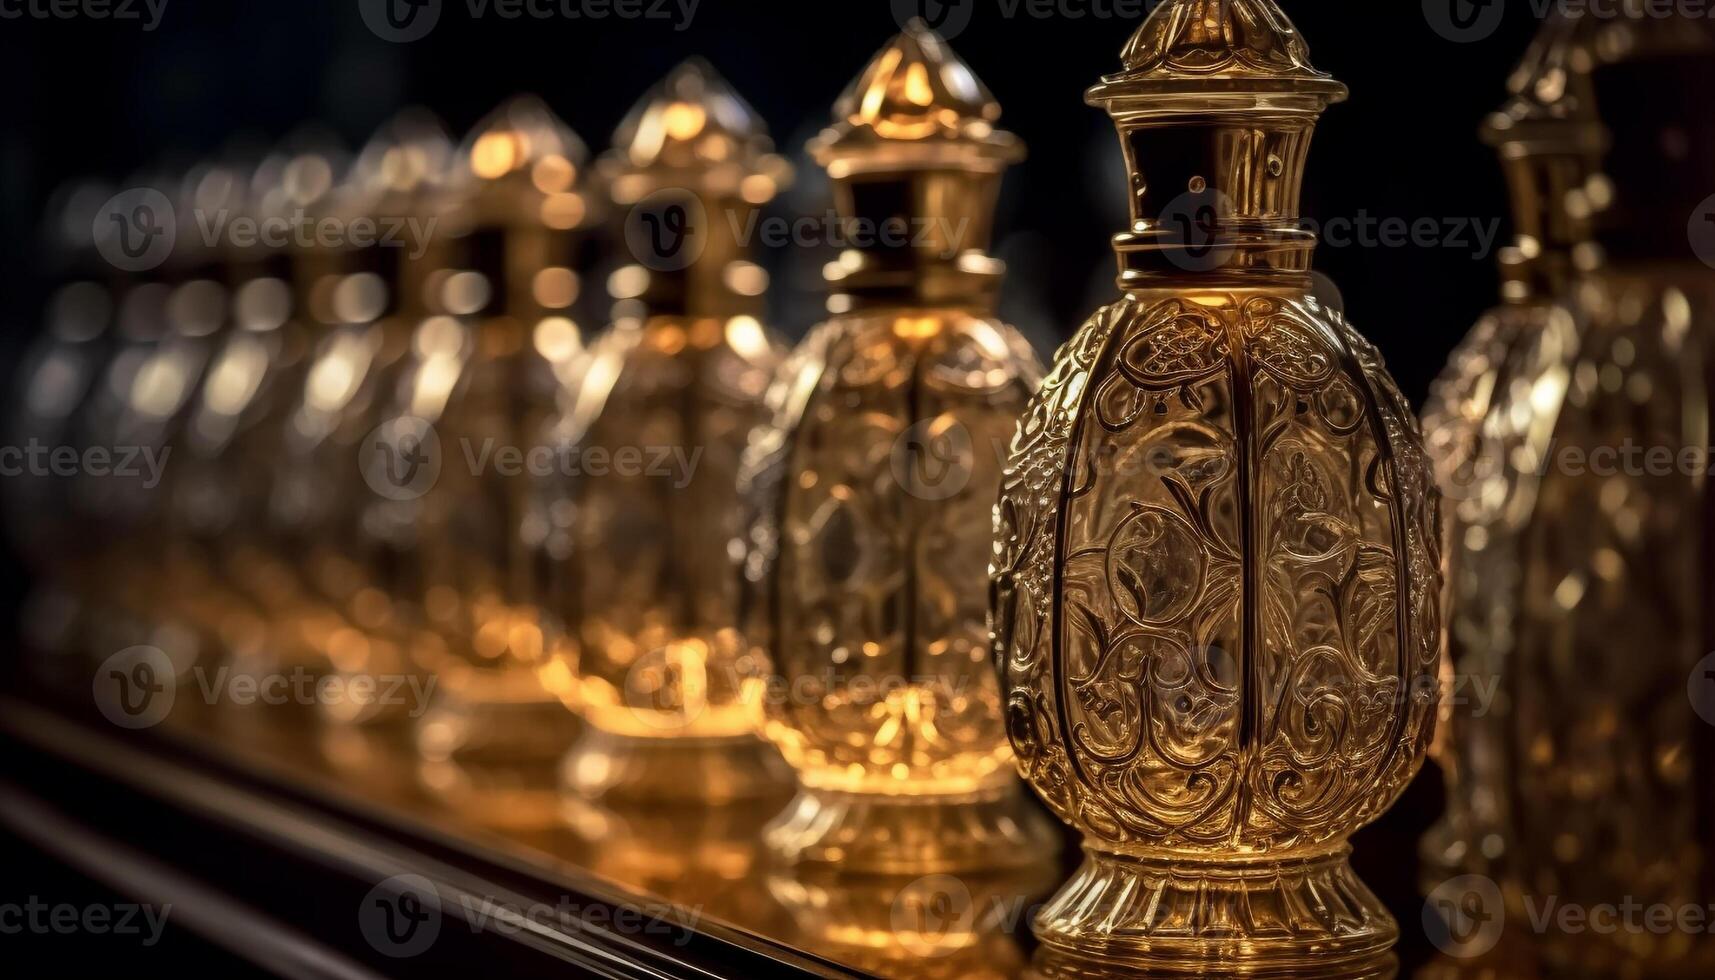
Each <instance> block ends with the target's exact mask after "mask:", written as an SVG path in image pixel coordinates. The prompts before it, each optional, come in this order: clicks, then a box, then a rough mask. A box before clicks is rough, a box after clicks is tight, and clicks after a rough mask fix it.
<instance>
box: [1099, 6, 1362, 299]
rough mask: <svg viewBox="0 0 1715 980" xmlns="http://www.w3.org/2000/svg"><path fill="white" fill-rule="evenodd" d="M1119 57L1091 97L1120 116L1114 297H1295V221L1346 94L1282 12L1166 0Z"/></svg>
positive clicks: (1300, 236)
mask: <svg viewBox="0 0 1715 980" xmlns="http://www.w3.org/2000/svg"><path fill="white" fill-rule="evenodd" d="M1123 58H1124V63H1125V70H1124V71H1121V72H1119V73H1118V74H1114V75H1109V76H1107V77H1105V78H1103V79H1102V81H1101V83H1100V84H1098V85H1096V86H1095V87H1094V88H1092V89H1090V90H1089V92H1088V93H1086V96H1085V98H1086V100H1087V101H1088V102H1089V103H1090V104H1091V105H1095V106H1099V107H1101V108H1104V109H1106V110H1107V112H1108V114H1109V115H1111V116H1112V117H1113V119H1114V122H1115V124H1116V126H1118V128H1119V130H1120V137H1121V141H1122V143H1123V145H1124V148H1125V154H1126V164H1127V167H1128V169H1129V170H1130V171H1131V181H1130V183H1131V190H1132V194H1131V218H1132V224H1131V228H1130V229H1129V230H1128V231H1126V232H1123V233H1121V234H1119V235H1116V236H1115V237H1114V250H1115V251H1116V252H1117V253H1118V255H1119V262H1120V277H1119V284H1120V288H1121V289H1124V290H1132V289H1137V288H1142V287H1145V286H1147V285H1150V284H1153V283H1157V282H1161V281H1176V280H1183V279H1185V278H1186V277H1187V276H1192V277H1195V278H1196V279H1197V280H1199V281H1201V282H1204V283H1211V284H1212V283H1216V282H1222V283H1227V284H1230V285H1237V284H1239V283H1241V282H1243V283H1257V282H1259V281H1261V280H1259V279H1258V276H1259V275H1260V276H1262V277H1263V278H1265V279H1270V280H1273V281H1275V282H1279V283H1283V284H1284V283H1291V284H1293V285H1295V286H1296V285H1301V284H1302V283H1303V282H1304V281H1305V280H1306V279H1307V278H1308V275H1309V269H1310V259H1311V254H1312V252H1313V250H1314V249H1315V245H1316V236H1315V235H1314V234H1312V233H1311V232H1309V231H1307V230H1305V229H1304V228H1302V227H1301V226H1300V222H1299V220H1298V216H1299V203H1300V200H1301V196H1302V188H1303V181H1304V167H1305V163H1306V161H1307V159H1308V157H1309V150H1310V138H1311V135H1312V133H1313V131H1314V129H1315V125H1316V121H1317V119H1318V118H1319V117H1320V116H1321V114H1322V111H1323V110H1324V109H1326V108H1327V107H1328V106H1329V105H1330V104H1332V103H1335V102H1341V101H1344V100H1345V98H1346V94H1347V92H1346V86H1344V85H1342V84H1341V83H1339V82H1337V81H1335V80H1334V79H1333V78H1330V77H1329V76H1328V75H1326V74H1324V73H1322V72H1320V71H1317V70H1316V68H1315V66H1313V65H1312V64H1311V63H1310V48H1309V46H1308V45H1307V44H1306V43H1305V41H1304V38H1303V37H1302V36H1301V35H1300V34H1299V33H1298V29H1297V28H1296V27H1294V26H1293V25H1292V22H1291V21H1289V20H1288V19H1287V18H1286V15H1285V14H1284V13H1282V12H1281V10H1280V7H1279V6H1278V5H1277V4H1276V3H1275V0H1164V2H1163V3H1162V4H1161V5H1160V6H1158V7H1156V8H1155V12H1154V13H1152V14H1150V16H1149V19H1148V20H1146V21H1144V23H1143V26H1142V27H1141V28H1139V29H1138V31H1137V33H1136V34H1134V35H1133V36H1132V38H1131V41H1130V42H1129V43H1128V44H1127V45H1126V48H1125V52H1124V55H1123Z"/></svg>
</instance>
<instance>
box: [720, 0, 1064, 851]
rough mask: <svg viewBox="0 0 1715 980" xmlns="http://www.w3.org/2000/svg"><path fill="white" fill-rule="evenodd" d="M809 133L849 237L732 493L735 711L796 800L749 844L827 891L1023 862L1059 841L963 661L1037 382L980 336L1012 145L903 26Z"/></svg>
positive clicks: (1037, 371) (993, 332)
mask: <svg viewBox="0 0 1715 980" xmlns="http://www.w3.org/2000/svg"><path fill="white" fill-rule="evenodd" d="M834 116H835V120H834V125H833V127H832V128H830V129H828V130H827V131H825V132H824V133H823V134H822V135H821V136H820V137H818V138H817V139H816V140H815V141H814V142H813V143H812V152H813V153H814V155H815V157H816V160H817V162H818V163H819V164H821V165H822V166H823V167H825V168H826V169H827V170H828V172H829V175H830V176H831V178H832V180H833V186H834V196H835V201H836V203H837V210H838V213H839V216H840V219H841V227H843V228H845V229H846V230H848V231H849V232H850V236H849V237H850V241H849V242H848V243H846V244H847V247H846V249H845V250H844V251H843V252H842V253H841V255H840V257H839V259H838V260H837V261H836V262H833V263H831V264H830V265H829V267H828V270H827V279H828V283H829V288H830V289H831V291H832V293H833V296H832V298H831V300H830V301H829V309H830V311H831V312H833V313H834V314H835V315H834V317H833V319H831V320H829V321H828V322H826V323H824V324H823V325H821V326H819V327H817V328H816V329H815V330H814V331H813V332H812V333H811V334H810V336H809V337H808V338H807V339H806V340H805V341H804V342H803V343H802V344H801V345H800V346H799V348H798V350H797V351H796V352H795V353H794V354H793V356H792V358H791V359H790V361H789V362H788V363H787V364H786V366H785V368H784V369H783V371H782V372H781V374H780V377H779V379H778V380H777V381H776V382H775V385H774V387H773V390H772V391H771V393H770V396H769V409H770V411H771V413H772V415H773V419H772V421H771V422H770V423H769V424H768V425H765V426H761V427H758V428H757V430H756V431H755V433H754V434H753V435H752V438H751V444H750V447H749V450H748V453H747V456H746V470H745V473H744V476H743V477H742V478H741V485H743V486H745V488H746V491H747V494H748V496H749V498H750V499H749V501H748V504H749V505H750V507H751V508H753V510H754V512H755V522H754V524H753V525H752V526H751V527H750V528H749V529H748V532H747V534H746V536H745V540H744V541H743V542H741V545H740V547H743V548H744V549H746V550H747V551H748V557H747V560H746V563H745V568H744V573H745V578H746V581H747V585H748V587H749V589H748V591H749V592H750V594H751V596H752V599H753V601H751V602H749V603H748V604H747V605H748V606H749V608H748V609H747V611H746V615H745V617H744V620H743V626H744V629H745V637H746V640H747V642H748V643H749V644H750V645H751V656H753V657H754V658H755V659H756V660H757V661H758V662H761V663H768V664H770V665H771V669H770V670H769V671H768V675H767V676H766V677H765V678H760V679H758V680H756V681H755V682H753V683H752V685H751V690H750V691H749V692H747V700H748V701H750V702H751V703H752V704H753V705H754V706H755V707H756V708H757V709H758V717H759V719H760V721H761V728H762V730H763V731H764V732H765V733H766V734H767V736H768V738H769V740H770V741H772V742H773V743H774V744H775V745H777V746H778V747H779V748H780V750H781V752H782V754H783V755H784V756H785V758H786V760H787V761H788V762H789V763H790V764H791V765H792V767H793V768H794V770H795V771H796V772H797V775H798V782H799V785H800V788H801V789H800V792H799V795H798V797H797V799H796V800H795V801H794V802H793V803H792V805H791V806H789V807H788V808H787V810H786V811H785V812H784V813H783V814H782V815H781V817H780V819H779V820H778V821H777V822H776V823H775V824H774V825H773V826H772V827H771V828H770V829H769V832H768V842H769V845H770V847H771V848H772V849H773V850H774V851H775V852H776V853H777V854H778V855H780V856H781V857H783V858H785V859H786V860H788V861H793V862H807V863H812V864H830V865H839V866H840V867H842V868H845V869H847V870H850V871H872V872H886V873H900V874H903V873H908V872H919V873H921V872H928V871H965V870H975V869H981V868H993V867H999V866H1005V865H1013V864H1027V863H1030V862H1032V861H1037V860H1040V859H1041V858H1042V856H1043V855H1044V854H1049V853H1053V852H1054V851H1055V850H1056V849H1057V847H1058V843H1059V841H1058V835H1057V834H1056V833H1055V831H1054V828H1053V827H1052V826H1051V825H1050V824H1049V822H1048V820H1047V819H1046V815H1045V814H1043V813H1042V812H1041V810H1040V809H1038V808H1037V806H1036V804H1035V803H1034V802H1033V801H1031V800H1030V799H1029V798H1028V796H1027V795H1026V794H1025V793H1024V792H1023V785H1022V783H1020V781H1019V779H1018V774H1017V770H1016V768H1015V767H1014V765H1013V759H1012V749H1011V747H1010V746H1009V745H1008V744H1007V739H1006V730H1005V727H1004V725H1003V721H1002V712H1001V703H1000V686H999V682H998V680H997V676H996V673H995V669H994V665H993V661H992V659H991V651H990V649H989V642H988V563H989V556H990V552H991V551H992V540H993V509H994V501H995V498H996V496H997V495H998V494H999V492H1000V480H1001V465H1002V459H1001V449H1000V447H1002V446H1004V445H1005V444H1006V440H1007V438H1008V437H1009V436H1010V434H1011V432H1012V430H1013V429H1014V428H1015V427H1016V426H1017V421H1018V416H1019V414H1020V413H1021V412H1022V411H1023V409H1024V406H1025V404H1026V403H1027V402H1028V401H1029V399H1030V396H1031V395H1032V394H1034V392H1035V390H1036V387H1037V385H1038V384H1039V383H1040V381H1041V378H1042V367H1041V363H1040V362H1039V361H1038V360H1037V359H1036V356H1035V354H1034V353H1033V352H1032V351H1031V349H1030V345H1029V343H1028V342H1027V341H1025V339H1024V338H1023V336H1022V335H1020V334H1019V333H1018V332H1017V331H1016V330H1015V329H1013V328H1012V327H1011V326H1009V325H1007V324H1004V323H1001V322H1000V321H999V320H997V319H996V318H995V315H994V307H995V300H996V296H997V294H998V292H999V288H1000V282H1001V277H1002V273H1003V271H1004V269H1003V267H1002V265H1001V264H1000V263H999V262H998V261H996V260H995V259H993V258H992V257H990V256H989V255H988V253H987V249H988V247H989V244H990V241H991V238H992V226H993V217H992V212H993V209H994V204H995V198H996V196H997V194H998V192H999V188H1000V182H1001V176H1002V174H1003V173H1004V171H1005V170H1006V168H1007V166H1008V165H1009V164H1012V163H1014V162H1016V161H1017V160H1019V159H1020V158H1022V157H1023V155H1024V146H1023V144H1021V143H1020V142H1019V141H1018V140H1017V139H1015V138H1014V137H1013V136H1012V134H1010V133H1006V132H1002V131H999V130H997V129H995V127H994V123H995V120H996V119H998V118H999V116H1000V107H999V106H998V105H997V104H996V103H995V101H994V99H993V97H992V96H991V95H990V94H989V92H988V90H987V89H985V88H984V87H983V85H982V83H981V82H980V81H978V80H977V78H976V76H975V75H973V74H972V73H971V70H970V68H969V67H967V66H966V65H965V64H964V62H962V61H960V60H959V59H958V57H957V56H956V55H955V54H953V52H952V51H951V50H949V49H948V47H947V46H946V44H945V43H944V42H943V41H942V40H941V39H940V38H939V37H938V36H936V35H935V34H934V33H933V32H931V31H929V29H928V28H927V27H925V26H924V25H923V24H922V22H920V21H913V22H912V24H911V26H910V27H908V28H907V29H906V31H905V33H903V34H901V35H899V36H898V37H896V38H895V39H893V40H892V41H891V42H889V43H888V44H887V45H886V46H885V47H884V48H882V50H881V51H880V53H878V54H877V55H876V56H875V58H874V59H873V60H872V61H871V62H870V64H869V66H868V67H867V68H866V69H865V70H864V71H863V73H862V74H861V75H860V76H859V77H858V79H857V80H856V81H855V82H854V83H853V85H852V86H851V88H849V89H848V90H847V91H846V92H845V94H844V95H842V96H841V97H840V99H839V101H838V102H837V103H836V104H835V106H834ZM869 229H873V230H874V231H873V233H872V232H871V231H869Z"/></svg>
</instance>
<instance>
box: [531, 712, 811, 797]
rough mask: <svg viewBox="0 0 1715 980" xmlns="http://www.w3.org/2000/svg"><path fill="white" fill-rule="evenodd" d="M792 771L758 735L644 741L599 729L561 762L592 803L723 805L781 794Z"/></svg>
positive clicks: (568, 785) (573, 787)
mask: <svg viewBox="0 0 1715 980" xmlns="http://www.w3.org/2000/svg"><path fill="white" fill-rule="evenodd" d="M791 780H792V771H791V769H790V768H788V767H787V765H786V760H784V759H782V758H781V757H780V753H779V751H777V750H776V749H775V748H774V746H772V745H769V744H768V743H767V742H764V741H762V740H761V739H758V738H752V737H749V736H745V737H741V738H637V737H633V736H628V735H616V734H613V733H612V732H604V731H602V730H601V729H599V728H595V727H594V726H588V727H586V728H585V729H584V734H582V735H581V736H579V737H578V740H577V741H576V742H575V743H573V745H572V748H571V751H569V752H567V753H566V757H565V759H564V760H563V761H562V762H561V763H560V783H561V785H562V786H563V787H564V788H565V789H566V791H567V792H570V793H573V794H576V795H577V796H579V797H582V798H583V799H586V800H592V801H601V800H611V801H615V802H623V803H649V802H657V801H659V802H663V803H699V804H709V805H719V804H723V803H730V802H734V801H738V800H752V799H757V798H759V797H765V796H768V795H770V794H778V793H780V792H781V789H782V788H783V787H785V786H790V785H791Z"/></svg>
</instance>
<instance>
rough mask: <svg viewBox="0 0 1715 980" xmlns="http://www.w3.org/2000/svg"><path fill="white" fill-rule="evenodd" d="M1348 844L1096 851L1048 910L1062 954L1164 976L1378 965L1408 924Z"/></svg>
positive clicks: (1039, 931) (1039, 924)
mask: <svg viewBox="0 0 1715 980" xmlns="http://www.w3.org/2000/svg"><path fill="white" fill-rule="evenodd" d="M1349 854H1350V850H1349V849H1347V848H1345V847H1343V846H1342V847H1340V848H1339V849H1337V850H1334V851H1330V852H1327V853H1324V854H1320V855H1309V856H1303V855H1301V856H1298V857H1295V858H1290V859H1269V860H1258V859H1255V858H1252V859H1249V860H1230V861H1200V860H1197V859H1195V858H1187V857H1183V856H1180V855H1167V854H1163V855H1162V856H1160V857H1159V858H1156V857H1147V858H1146V857H1136V856H1128V855H1118V854H1109V853H1104V852H1100V851H1095V850H1091V849H1088V848H1086V857H1085V861H1084V864H1083V866H1082V867H1081V868H1079V869H1078V873H1077V874H1076V875H1074V876H1073V878H1072V880H1071V881H1070V882H1068V883H1067V884H1066V886H1065V887H1064V888H1062V889H1060V891H1059V893H1058V894H1056V895H1055V896H1054V898H1053V899H1051V900H1050V901H1049V903H1048V904H1047V905H1046V906H1045V907H1044V908H1043V910H1042V912H1041V913H1040V914H1039V915H1038V916H1037V918H1036V923H1035V929H1036V936H1037V938H1038V939H1040V940H1041V941H1042V944H1043V946H1044V947H1046V948H1049V949H1051V950H1053V952H1054V953H1055V954H1056V955H1058V956H1063V957H1071V958H1075V959H1081V960H1094V961H1100V962H1102V963H1103V964H1105V965H1110V966H1111V965H1118V964H1123V965H1126V966H1130V967H1133V968H1136V969H1146V970H1149V971H1151V972H1157V973H1186V974H1191V975H1202V974H1206V973H1210V972H1218V973H1224V972H1231V973H1237V974H1241V975H1242V974H1248V973H1255V974H1257V975H1267V972H1268V971H1278V970H1283V969H1293V968H1297V967H1304V968H1307V969H1316V970H1328V969H1330V968H1331V967H1332V966H1334V965H1339V964H1345V963H1355V962H1360V961H1362V962H1367V961H1371V960H1373V959H1374V958H1376V957H1378V956H1383V955H1385V954H1386V953H1387V951H1388V950H1390V949H1391V948H1392V947H1393V945H1394V943H1395V942H1396V941H1397V940H1398V939H1399V926H1398V925H1397V924H1396V923H1395V922H1394V920H1393V917H1392V916H1390V915H1388V913H1387V910H1386V909H1385V908H1383V906H1382V904H1381V901H1380V900H1379V899H1377V898H1376V896H1375V895H1374V894H1373V893H1371V891H1370V890H1369V889H1368V888H1367V887H1365V886H1364V883H1363V882H1361V881H1359V880H1358V877H1357V875H1356V874H1354V873H1353V872H1352V869H1351V865H1349V864H1348V863H1347V857H1348V855H1349Z"/></svg>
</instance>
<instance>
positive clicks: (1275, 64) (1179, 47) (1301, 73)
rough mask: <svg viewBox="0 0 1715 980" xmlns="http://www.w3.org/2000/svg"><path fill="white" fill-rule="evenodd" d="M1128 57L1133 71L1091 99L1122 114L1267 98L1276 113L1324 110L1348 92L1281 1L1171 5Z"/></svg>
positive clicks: (1238, 104)
mask: <svg viewBox="0 0 1715 980" xmlns="http://www.w3.org/2000/svg"><path fill="white" fill-rule="evenodd" d="M1121 57H1122V60H1123V62H1124V65H1125V70H1124V71H1122V72H1119V73H1118V74H1114V75H1109V76H1107V77H1105V78H1103V79H1102V82H1101V84H1099V85H1097V86H1095V87H1094V88H1092V89H1090V91H1089V93H1088V95H1087V99H1088V101H1089V102H1090V104H1091V105H1096V106H1102V107H1105V108H1106V109H1107V110H1108V111H1109V112H1113V113H1115V114H1116V115H1117V114H1119V113H1122V112H1124V113H1132V112H1143V113H1148V114H1171V113H1178V112H1192V111H1195V112H1218V111H1223V110H1226V111H1244V110H1249V109H1255V108H1258V107H1259V106H1260V104H1261V102H1262V100H1263V99H1264V98H1265V97H1266V98H1267V100H1268V106H1269V108H1270V109H1271V111H1274V112H1281V111H1288V112H1290V111H1300V112H1302V111H1315V112H1319V111H1320V110H1321V109H1322V108H1324V107H1325V106H1327V105H1328V104H1329V103H1332V102H1340V101H1343V100H1344V99H1345V98H1346V94H1347V93H1346V86H1344V85H1342V84H1341V83H1339V82H1337V81H1335V80H1334V79H1333V78H1331V77H1329V76H1328V75H1326V74H1324V73H1322V72H1320V71H1317V70H1316V68H1315V66H1313V65H1312V64H1311V63H1310V46H1309V45H1308V44H1306V43H1305V42H1304V38H1303V37H1302V36H1301V35H1300V34H1299V33H1298V29H1297V28H1296V27H1294V26H1293V25H1292V22H1291V21H1290V20H1288V19H1287V17H1286V14H1284V13H1282V12H1281V9H1280V7H1279V6H1278V5H1277V4H1276V3H1275V2H1274V0H1166V2H1165V3H1163V4H1161V6H1159V7H1157V8H1156V9H1155V12H1154V13H1152V14H1150V16H1149V19H1148V20H1146V21H1144V23H1143V26H1142V27H1141V28H1139V29H1138V31H1137V33H1136V34H1134V35H1132V38H1131V41H1130V43H1128V44H1127V45H1126V47H1125V51H1124V53H1123V54H1122V55H1121ZM1282 95H1288V96H1290V95H1300V96H1304V97H1306V98H1305V100H1303V101H1299V102H1294V101H1293V100H1290V99H1282V98H1280V96H1282ZM1176 96H1179V97H1183V98H1175V97H1176Z"/></svg>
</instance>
